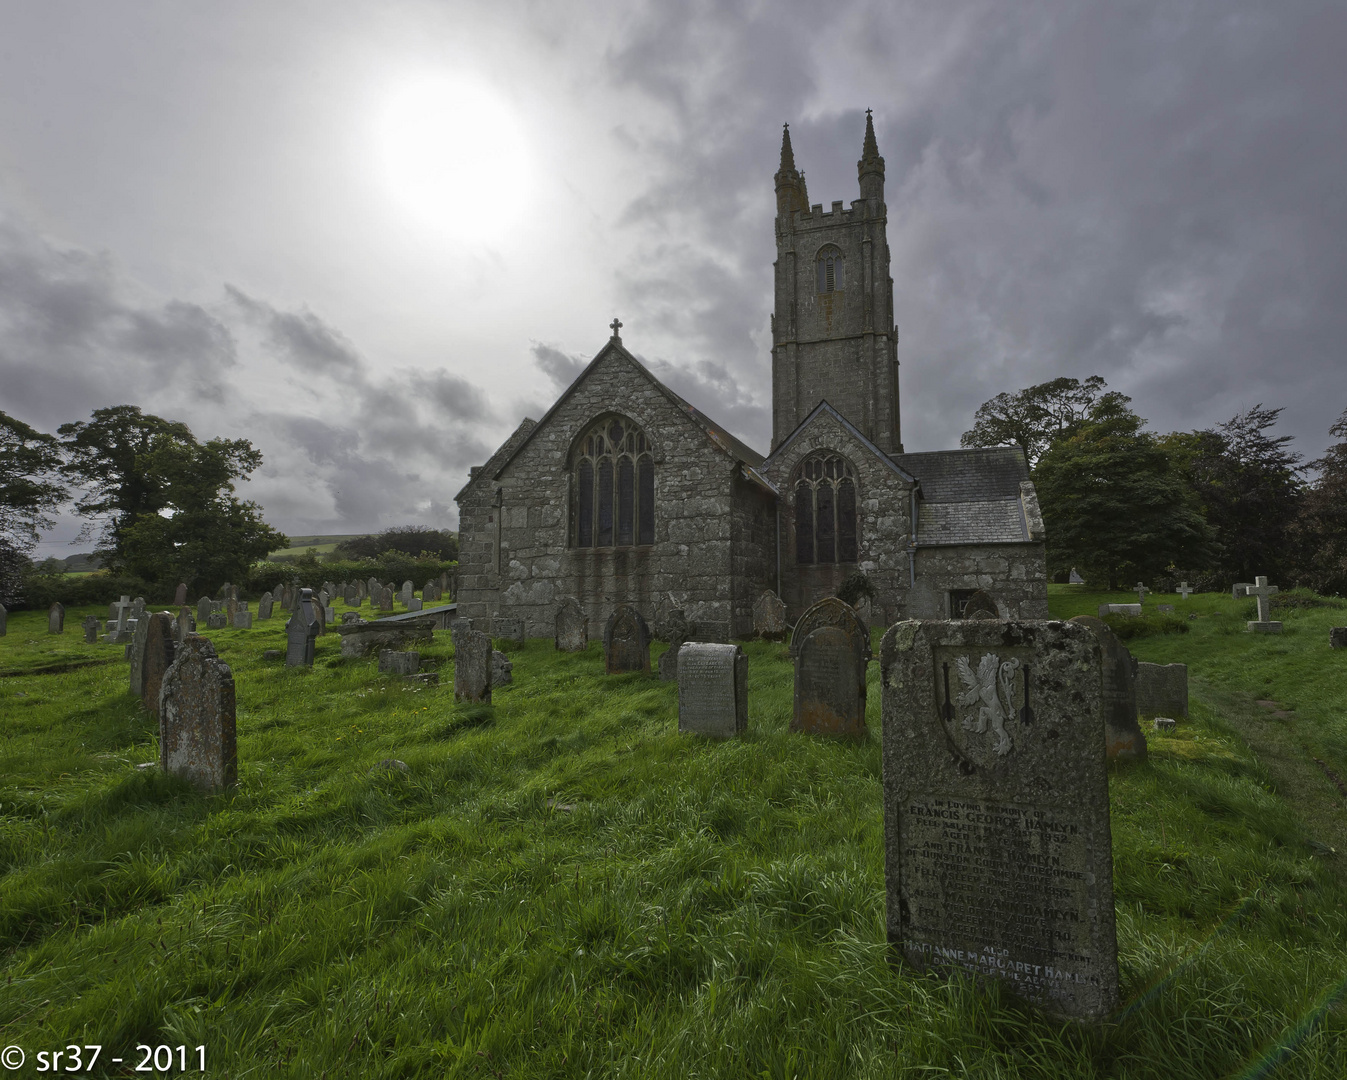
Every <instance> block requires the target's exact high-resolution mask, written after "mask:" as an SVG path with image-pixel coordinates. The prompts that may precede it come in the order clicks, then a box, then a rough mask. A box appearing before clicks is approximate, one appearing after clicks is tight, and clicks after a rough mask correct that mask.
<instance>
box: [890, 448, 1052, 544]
mask: <svg viewBox="0 0 1347 1080" xmlns="http://www.w3.org/2000/svg"><path fill="white" fill-rule="evenodd" d="M893 459H894V461H896V462H898V463H899V464H900V465H901V466H902V467H903V468H904V469H906V470H907V471H908V472H910V473H912V474H913V475H914V476H916V478H917V480H918V481H919V482H920V485H921V501H920V503H919V504H918V506H917V545H918V546H919V547H929V546H938V545H945V544H1026V543H1029V542H1030V541H1032V540H1034V539H1035V537H1033V536H1032V535H1031V533H1030V522H1029V520H1028V518H1027V516H1026V514H1025V508H1024V503H1023V500H1022V499H1021V497H1020V484H1021V482H1022V481H1025V480H1028V479H1029V468H1028V465H1027V463H1026V462H1025V459H1024V454H1023V452H1022V451H1021V450H1019V448H1017V447H1013V446H998V447H989V448H982V449H975V450H934V451H931V452H928V453H924V454H894V455H893Z"/></svg>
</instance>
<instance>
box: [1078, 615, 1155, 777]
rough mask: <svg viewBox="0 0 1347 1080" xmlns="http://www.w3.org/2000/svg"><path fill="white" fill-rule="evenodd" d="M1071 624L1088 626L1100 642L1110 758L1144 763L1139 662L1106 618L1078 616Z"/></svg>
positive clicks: (1105, 740)
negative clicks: (1135, 669) (1136, 667)
mask: <svg viewBox="0 0 1347 1080" xmlns="http://www.w3.org/2000/svg"><path fill="white" fill-rule="evenodd" d="M1071 621H1072V622H1073V623H1080V625H1081V626H1085V627H1088V628H1089V630H1090V632H1091V633H1092V634H1094V636H1095V640H1097V641H1098V642H1099V651H1100V654H1101V655H1100V659H1101V663H1102V672H1101V675H1102V678H1103V683H1102V687H1103V690H1102V693H1103V708H1104V748H1105V753H1107V755H1108V759H1109V760H1110V761H1113V760H1114V759H1118V760H1122V761H1128V760H1134V759H1135V760H1144V759H1145V757H1146V737H1145V736H1144V735H1142V734H1141V725H1140V724H1139V723H1137V686H1136V674H1135V671H1134V668H1135V666H1136V661H1135V660H1133V659H1132V654H1131V653H1130V652H1128V651H1127V649H1126V647H1125V646H1124V645H1123V643H1122V642H1121V641H1119V640H1118V635H1117V634H1115V633H1114V632H1113V630H1112V628H1111V627H1110V626H1109V624H1108V623H1106V622H1104V620H1103V619H1096V618H1095V617H1094V616H1093V615H1077V616H1076V617H1075V618H1074V619H1072V620H1071Z"/></svg>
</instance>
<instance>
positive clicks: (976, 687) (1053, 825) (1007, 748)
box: [881, 620, 1118, 1019]
mask: <svg viewBox="0 0 1347 1080" xmlns="http://www.w3.org/2000/svg"><path fill="white" fill-rule="evenodd" d="M881 655H882V661H881V670H882V671H883V690H882V693H883V716H884V747H883V782H884V856H885V858H884V862H885V872H884V877H885V887H886V893H887V897H886V899H887V909H888V936H889V941H890V943H891V945H892V946H893V947H894V948H895V949H896V950H897V951H898V953H899V954H900V955H901V956H902V957H903V958H904V959H905V960H907V961H908V962H909V963H910V964H912V965H913V966H915V967H916V968H918V969H922V970H924V969H928V968H936V969H940V968H945V969H957V970H962V971H965V972H968V973H971V974H973V975H974V976H975V977H977V978H978V979H982V980H989V981H992V980H994V981H1000V982H1002V983H1004V984H1005V985H1006V987H1007V988H1008V989H1010V990H1012V991H1013V992H1015V993H1017V994H1018V995H1020V996H1021V997H1023V998H1026V999H1028V1000H1030V1001H1032V1002H1035V1003H1037V1004H1039V1005H1041V1006H1043V1007H1046V1008H1047V1009H1049V1010H1051V1011H1053V1012H1057V1013H1061V1014H1064V1015H1066V1016H1070V1017H1079V1018H1088V1019H1102V1018H1104V1017H1105V1016H1107V1015H1108V1014H1109V1013H1110V1012H1111V1011H1112V1010H1113V1009H1114V1008H1115V1006H1116V1005H1117V1003H1118V954H1117V939H1116V935H1115V930H1114V897H1113V847H1112V838H1111V832H1110V827H1109V802H1108V770H1107V761H1106V758H1105V751H1104V718H1103V709H1102V702H1101V690H1102V687H1103V679H1102V675H1101V671H1100V648H1099V643H1098V640H1097V639H1096V638H1095V636H1094V634H1093V633H1092V632H1091V631H1090V629H1089V628H1087V627H1085V626H1080V625H1077V624H1073V623H1069V622H1046V621H1045V622H1017V621H1010V622H996V623H993V622H983V621H962V620H961V621H956V622H902V623H898V624H897V625H895V626H893V627H891V628H890V629H889V631H888V632H887V633H886V634H885V635H884V643H883V646H882V650H881Z"/></svg>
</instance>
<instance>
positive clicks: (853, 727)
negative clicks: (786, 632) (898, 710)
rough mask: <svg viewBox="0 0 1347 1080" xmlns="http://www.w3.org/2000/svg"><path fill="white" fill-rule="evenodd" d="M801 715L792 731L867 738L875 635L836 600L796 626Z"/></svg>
mask: <svg viewBox="0 0 1347 1080" xmlns="http://www.w3.org/2000/svg"><path fill="white" fill-rule="evenodd" d="M790 652H791V655H792V656H793V657H794V658H795V711H794V715H793V716H792V718H791V722H790V729H791V731H804V732H809V733H811V734H816V735H863V734H864V733H865V667H866V664H867V663H869V661H870V656H871V650H870V632H869V631H868V630H867V629H866V628H865V626H864V624H863V623H862V622H861V620H860V618H859V617H858V616H857V615H856V612H855V611H853V610H852V609H851V607H850V606H849V605H848V604H846V603H845V602H843V601H841V600H839V599H837V597H835V596H828V597H825V598H824V599H822V600H820V601H819V602H818V603H817V604H815V605H814V606H813V607H811V608H810V609H809V610H808V611H806V612H805V613H804V614H803V615H801V616H800V621H799V622H797V623H796V624H795V632H794V633H793V634H792V635H791V639H790Z"/></svg>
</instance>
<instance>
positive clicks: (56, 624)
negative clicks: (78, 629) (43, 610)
mask: <svg viewBox="0 0 1347 1080" xmlns="http://www.w3.org/2000/svg"><path fill="white" fill-rule="evenodd" d="M47 633H49V634H64V633H65V605H64V604H62V603H61V602H60V601H59V600H58V601H57V602H56V603H54V604H52V606H51V607H49V608H48V609H47Z"/></svg>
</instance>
